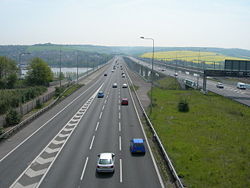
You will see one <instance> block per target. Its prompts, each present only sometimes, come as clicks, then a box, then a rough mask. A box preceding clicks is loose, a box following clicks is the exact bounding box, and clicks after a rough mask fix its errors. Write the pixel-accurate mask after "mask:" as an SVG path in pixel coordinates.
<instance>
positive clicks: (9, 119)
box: [5, 109, 21, 127]
mask: <svg viewBox="0 0 250 188" xmlns="http://www.w3.org/2000/svg"><path fill="white" fill-rule="evenodd" d="M5 120H6V125H5V126H6V127H7V126H11V125H15V124H18V123H19V122H20V120H21V116H20V114H19V113H18V112H17V111H15V110H13V109H11V110H10V111H9V112H8V113H7V115H6V118H5Z"/></svg>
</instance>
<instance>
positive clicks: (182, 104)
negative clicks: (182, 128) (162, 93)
mask: <svg viewBox="0 0 250 188" xmlns="http://www.w3.org/2000/svg"><path fill="white" fill-rule="evenodd" d="M178 110H179V112H188V111H189V105H188V102H187V100H186V99H181V100H180V101H179V103H178Z"/></svg>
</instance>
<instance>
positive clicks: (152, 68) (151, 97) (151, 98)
mask: <svg viewBox="0 0 250 188" xmlns="http://www.w3.org/2000/svg"><path fill="white" fill-rule="evenodd" d="M140 38H141V39H145V40H152V42H153V54H152V67H151V92H150V100H151V103H150V114H151V113H152V104H153V96H152V92H153V70H154V51H155V44H154V43H155V41H154V39H153V38H146V37H140Z"/></svg>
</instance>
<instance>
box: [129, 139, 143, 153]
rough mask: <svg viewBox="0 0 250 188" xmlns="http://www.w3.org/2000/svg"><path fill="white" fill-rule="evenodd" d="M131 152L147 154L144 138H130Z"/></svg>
mask: <svg viewBox="0 0 250 188" xmlns="http://www.w3.org/2000/svg"><path fill="white" fill-rule="evenodd" d="M130 152H131V153H132V154H145V153H146V150H145V146H144V140H143V139H142V138H133V139H132V140H130Z"/></svg>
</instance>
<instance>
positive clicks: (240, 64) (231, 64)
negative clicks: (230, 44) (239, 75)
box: [225, 59, 250, 71]
mask: <svg viewBox="0 0 250 188" xmlns="http://www.w3.org/2000/svg"><path fill="white" fill-rule="evenodd" d="M225 70H231V71H250V60H230V59H226V60H225Z"/></svg>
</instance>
